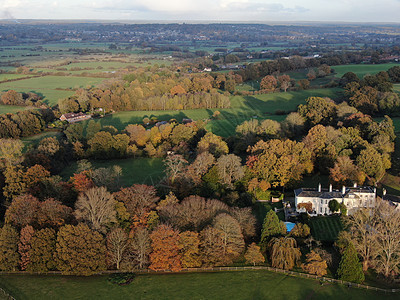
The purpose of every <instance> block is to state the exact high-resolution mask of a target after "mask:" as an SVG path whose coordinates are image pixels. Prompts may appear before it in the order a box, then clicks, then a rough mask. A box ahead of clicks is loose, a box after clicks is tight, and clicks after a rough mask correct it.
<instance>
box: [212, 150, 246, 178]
mask: <svg viewBox="0 0 400 300" xmlns="http://www.w3.org/2000/svg"><path fill="white" fill-rule="evenodd" d="M217 168H218V175H219V177H220V178H221V180H222V183H223V184H226V185H227V186H232V184H233V182H234V181H236V180H240V179H242V178H243V176H244V169H243V166H242V164H241V161H240V157H239V156H236V155H235V154H228V155H222V156H221V157H220V158H219V159H218V161H217Z"/></svg>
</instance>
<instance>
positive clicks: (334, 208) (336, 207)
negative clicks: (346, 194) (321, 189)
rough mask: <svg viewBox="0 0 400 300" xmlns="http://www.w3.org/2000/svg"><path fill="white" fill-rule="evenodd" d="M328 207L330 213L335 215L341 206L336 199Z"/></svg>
mask: <svg viewBox="0 0 400 300" xmlns="http://www.w3.org/2000/svg"><path fill="white" fill-rule="evenodd" d="M328 207H329V209H330V211H331V212H333V213H334V212H336V211H339V210H340V204H339V202H337V200H335V199H333V200H331V201H329V203H328Z"/></svg>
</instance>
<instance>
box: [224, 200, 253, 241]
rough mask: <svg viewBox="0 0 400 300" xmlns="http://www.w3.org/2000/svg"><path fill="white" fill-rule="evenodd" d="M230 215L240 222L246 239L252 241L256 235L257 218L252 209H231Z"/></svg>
mask: <svg viewBox="0 0 400 300" xmlns="http://www.w3.org/2000/svg"><path fill="white" fill-rule="evenodd" d="M229 214H230V215H231V216H232V217H234V218H235V219H236V221H238V223H239V225H240V228H241V229H242V234H243V236H244V238H245V239H250V238H251V237H253V236H255V234H256V218H255V216H254V215H253V213H252V209H251V207H243V208H239V207H231V208H230V210H229Z"/></svg>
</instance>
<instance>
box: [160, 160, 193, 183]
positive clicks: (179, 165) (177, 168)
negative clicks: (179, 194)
mask: <svg viewBox="0 0 400 300" xmlns="http://www.w3.org/2000/svg"><path fill="white" fill-rule="evenodd" d="M164 164H165V173H166V174H167V177H168V180H169V182H170V183H171V184H173V183H174V182H175V180H176V179H178V178H179V177H181V176H183V173H184V170H185V169H186V165H187V164H188V162H187V160H186V159H184V158H183V156H182V155H179V154H176V155H169V156H168V157H167V158H166V159H165V160H164Z"/></svg>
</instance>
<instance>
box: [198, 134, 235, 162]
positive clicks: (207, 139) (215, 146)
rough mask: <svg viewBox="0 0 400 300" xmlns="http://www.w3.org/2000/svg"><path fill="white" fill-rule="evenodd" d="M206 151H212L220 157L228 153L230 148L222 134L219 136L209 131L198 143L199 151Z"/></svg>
mask: <svg viewBox="0 0 400 300" xmlns="http://www.w3.org/2000/svg"><path fill="white" fill-rule="evenodd" d="M205 151H207V152H209V153H211V154H212V155H214V156H215V157H220V156H221V155H223V154H227V153H228V152H229V148H228V145H227V144H226V142H224V141H223V140H222V138H221V137H220V136H217V135H215V134H213V133H212V132H207V133H206V134H205V136H203V137H202V138H201V140H200V141H199V143H198V144H197V152H198V153H203V152H205Z"/></svg>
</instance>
